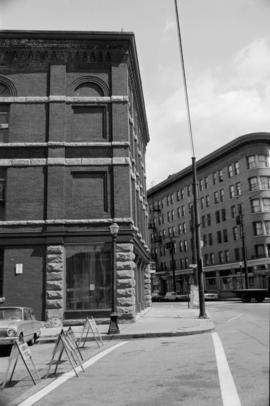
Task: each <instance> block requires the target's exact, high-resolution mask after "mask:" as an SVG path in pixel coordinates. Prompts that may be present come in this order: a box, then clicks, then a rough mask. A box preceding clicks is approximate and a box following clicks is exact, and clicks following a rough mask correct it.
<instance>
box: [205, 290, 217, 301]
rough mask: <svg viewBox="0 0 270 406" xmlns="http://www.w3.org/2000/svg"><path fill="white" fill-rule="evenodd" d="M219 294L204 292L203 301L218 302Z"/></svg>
mask: <svg viewBox="0 0 270 406" xmlns="http://www.w3.org/2000/svg"><path fill="white" fill-rule="evenodd" d="M218 299H219V294H218V293H217V292H204V300H218Z"/></svg>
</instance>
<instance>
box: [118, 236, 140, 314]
mask: <svg viewBox="0 0 270 406" xmlns="http://www.w3.org/2000/svg"><path fill="white" fill-rule="evenodd" d="M134 259H135V254H134V252H133V245H132V244H117V248H116V310H117V313H118V315H119V318H120V320H132V319H135V316H136V300H135V285H136V282H135V273H134V272H135V267H136V264H135V262H134Z"/></svg>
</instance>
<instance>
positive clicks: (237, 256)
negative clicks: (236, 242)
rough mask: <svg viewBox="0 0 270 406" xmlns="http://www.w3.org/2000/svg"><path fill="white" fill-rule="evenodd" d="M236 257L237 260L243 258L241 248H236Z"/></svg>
mask: <svg viewBox="0 0 270 406" xmlns="http://www.w3.org/2000/svg"><path fill="white" fill-rule="evenodd" d="M234 258H235V261H240V259H241V256H240V248H235V249H234Z"/></svg>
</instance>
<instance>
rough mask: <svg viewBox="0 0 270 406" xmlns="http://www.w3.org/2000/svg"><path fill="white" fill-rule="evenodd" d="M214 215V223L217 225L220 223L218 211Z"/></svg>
mask: <svg viewBox="0 0 270 406" xmlns="http://www.w3.org/2000/svg"><path fill="white" fill-rule="evenodd" d="M215 215H216V223H217V224H218V223H220V213H219V210H218V211H216V213H215Z"/></svg>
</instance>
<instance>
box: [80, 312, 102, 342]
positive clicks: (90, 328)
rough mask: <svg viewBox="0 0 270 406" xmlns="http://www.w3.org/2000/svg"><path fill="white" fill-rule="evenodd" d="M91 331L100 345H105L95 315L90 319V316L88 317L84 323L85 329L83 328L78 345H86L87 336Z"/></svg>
mask: <svg viewBox="0 0 270 406" xmlns="http://www.w3.org/2000/svg"><path fill="white" fill-rule="evenodd" d="M89 333H90V334H91V333H92V334H93V337H94V339H95V341H96V343H97V345H98V347H100V346H101V345H104V343H103V340H102V337H101V334H100V332H99V329H98V327H97V324H96V321H95V319H94V317H93V316H91V318H90V319H89V318H88V317H87V318H86V320H85V322H84V325H83V329H82V333H81V336H80V338H79V340H78V346H79V347H84V346H85V343H86V340H87V337H88V335H89Z"/></svg>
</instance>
